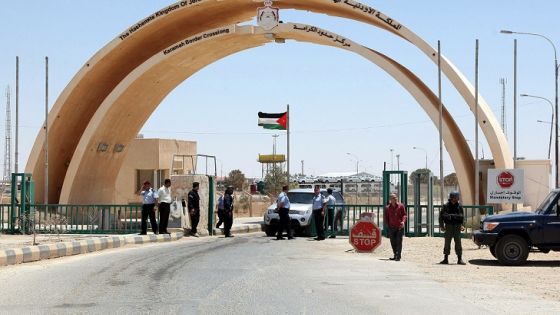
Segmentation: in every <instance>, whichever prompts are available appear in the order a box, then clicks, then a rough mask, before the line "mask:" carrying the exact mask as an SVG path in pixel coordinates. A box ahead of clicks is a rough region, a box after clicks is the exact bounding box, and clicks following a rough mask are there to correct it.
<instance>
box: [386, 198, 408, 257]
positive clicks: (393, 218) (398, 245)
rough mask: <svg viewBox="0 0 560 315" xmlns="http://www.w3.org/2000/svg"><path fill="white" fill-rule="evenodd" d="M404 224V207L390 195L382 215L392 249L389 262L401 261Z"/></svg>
mask: <svg viewBox="0 0 560 315" xmlns="http://www.w3.org/2000/svg"><path fill="white" fill-rule="evenodd" d="M405 222H406V210H405V209H404V205H403V204H402V203H400V202H398V200H397V195H396V194H391V195H390V196H389V204H388V205H387V207H385V213H384V215H383V224H384V225H385V226H386V227H387V229H388V234H389V239H390V240H391V247H392V248H393V258H389V259H391V260H395V261H400V260H401V251H402V241H403V235H404V223H405Z"/></svg>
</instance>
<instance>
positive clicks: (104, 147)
mask: <svg viewBox="0 0 560 315" xmlns="http://www.w3.org/2000/svg"><path fill="white" fill-rule="evenodd" d="M107 149H109V145H108V144H107V143H104V142H100V143H99V144H98V145H97V151H98V152H105V151H107Z"/></svg>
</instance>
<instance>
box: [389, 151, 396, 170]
mask: <svg viewBox="0 0 560 315" xmlns="http://www.w3.org/2000/svg"><path fill="white" fill-rule="evenodd" d="M389 151H391V171H393V170H394V168H393V151H395V150H394V149H389Z"/></svg>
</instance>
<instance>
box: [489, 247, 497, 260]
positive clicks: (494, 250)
mask: <svg viewBox="0 0 560 315" xmlns="http://www.w3.org/2000/svg"><path fill="white" fill-rule="evenodd" d="M489 248H490V254H492V256H494V258H496V245H492V246H490V247H489Z"/></svg>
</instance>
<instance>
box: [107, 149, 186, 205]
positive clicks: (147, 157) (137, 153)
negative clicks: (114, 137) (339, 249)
mask: <svg viewBox="0 0 560 315" xmlns="http://www.w3.org/2000/svg"><path fill="white" fill-rule="evenodd" d="M196 154H197V147H196V141H185V140H174V139H142V138H137V139H134V140H133V141H132V143H131V144H130V147H129V151H128V153H127V156H126V158H125V161H124V163H123V165H122V167H121V169H120V171H119V174H118V176H117V180H116V189H115V196H114V201H115V203H116V204H130V203H140V202H141V200H140V197H139V196H138V191H139V189H140V187H141V186H142V183H143V182H144V181H146V180H148V181H150V182H151V183H152V186H153V187H155V188H157V187H160V186H161V185H163V181H164V180H165V179H166V178H170V175H171V169H173V173H174V175H180V174H190V173H192V171H193V169H194V167H193V164H194V165H196V159H195V160H194V161H193V163H190V162H189V161H188V159H186V160H185V159H181V161H177V160H175V161H173V156H174V155H181V156H186V155H193V156H194V155H196Z"/></svg>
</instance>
